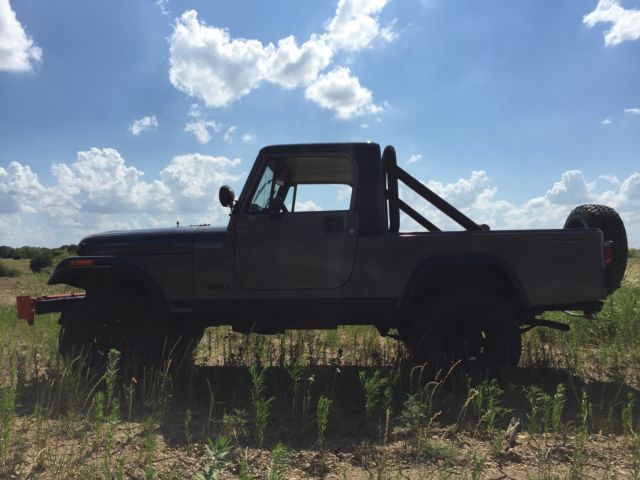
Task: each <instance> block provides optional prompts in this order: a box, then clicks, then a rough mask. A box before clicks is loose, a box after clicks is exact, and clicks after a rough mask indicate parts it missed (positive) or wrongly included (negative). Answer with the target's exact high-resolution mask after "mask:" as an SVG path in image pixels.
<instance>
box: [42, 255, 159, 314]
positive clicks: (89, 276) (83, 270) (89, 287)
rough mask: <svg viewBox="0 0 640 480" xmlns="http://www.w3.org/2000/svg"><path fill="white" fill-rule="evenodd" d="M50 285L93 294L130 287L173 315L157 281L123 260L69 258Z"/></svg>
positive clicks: (54, 273)
mask: <svg viewBox="0 0 640 480" xmlns="http://www.w3.org/2000/svg"><path fill="white" fill-rule="evenodd" d="M47 283H48V284H49V285H56V284H66V285H71V286H73V287H77V288H82V289H85V290H86V291H87V292H89V293H91V292H99V291H100V290H101V289H106V288H108V287H109V286H110V285H113V284H117V283H124V284H127V285H129V284H130V285H131V286H132V287H138V288H140V289H141V290H143V291H144V292H145V293H147V294H148V295H149V298H150V299H151V300H152V302H153V304H154V306H155V307H156V308H157V309H158V310H159V311H160V312H164V313H168V312H169V304H168V302H167V299H166V297H165V295H164V293H163V292H162V290H161V289H160V287H159V286H158V284H157V283H156V281H155V280H154V279H153V278H152V277H151V276H150V275H149V274H147V273H146V272H145V271H144V270H142V269H140V268H139V267H136V266H134V265H130V264H128V263H126V259H124V258H121V257H111V256H95V257H68V258H65V259H64V260H62V261H61V262H60V263H59V264H58V265H57V266H56V268H55V270H54V271H53V273H52V274H51V277H50V278H49V281H48V282H47Z"/></svg>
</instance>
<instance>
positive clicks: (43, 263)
mask: <svg viewBox="0 0 640 480" xmlns="http://www.w3.org/2000/svg"><path fill="white" fill-rule="evenodd" d="M77 253H78V246H77V245H62V246H61V247H58V248H45V247H29V246H26V247H19V248H13V247H8V246H6V245H1V246H0V258H12V259H14V260H20V259H29V260H30V262H29V268H30V269H31V271H33V272H39V271H41V270H42V269H44V268H47V267H50V266H52V265H53V261H54V259H55V258H56V257H59V256H69V255H76V254H77Z"/></svg>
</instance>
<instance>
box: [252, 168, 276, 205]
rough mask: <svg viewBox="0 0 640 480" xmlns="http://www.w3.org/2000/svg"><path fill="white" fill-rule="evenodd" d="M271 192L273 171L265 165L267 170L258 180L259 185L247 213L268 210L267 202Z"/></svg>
mask: <svg viewBox="0 0 640 480" xmlns="http://www.w3.org/2000/svg"><path fill="white" fill-rule="evenodd" d="M272 191H273V170H271V167H269V166H268V165H267V168H266V169H265V171H264V175H262V178H261V179H260V183H259V184H258V189H257V190H256V194H255V195H254V196H253V200H251V206H250V207H249V211H251V212H263V211H265V210H267V209H268V207H269V201H270V199H271V194H272Z"/></svg>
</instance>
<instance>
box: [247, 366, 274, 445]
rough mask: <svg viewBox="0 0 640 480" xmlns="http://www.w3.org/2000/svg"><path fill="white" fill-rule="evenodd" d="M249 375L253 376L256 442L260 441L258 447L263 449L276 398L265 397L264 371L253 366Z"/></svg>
mask: <svg viewBox="0 0 640 480" xmlns="http://www.w3.org/2000/svg"><path fill="white" fill-rule="evenodd" d="M249 374H250V375H251V382H252V384H253V387H252V389H251V401H252V403H253V408H254V412H255V427H256V440H257V441H258V446H259V447H260V448H262V445H263V444H264V433H265V430H266V428H267V424H268V423H269V410H270V406H271V402H273V400H274V397H270V398H266V397H265V395H264V390H265V385H264V384H265V370H264V369H259V368H258V367H256V366H251V367H249Z"/></svg>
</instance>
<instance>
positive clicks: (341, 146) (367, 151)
mask: <svg viewBox="0 0 640 480" xmlns="http://www.w3.org/2000/svg"><path fill="white" fill-rule="evenodd" d="M379 152H380V145H378V144H377V143H374V142H345V143H293V144H283V145H268V146H266V147H263V148H262V149H261V150H260V153H262V154H272V155H281V154H289V153H294V154H308V153H348V154H350V155H352V156H354V157H356V158H358V157H371V155H372V154H374V155H375V154H376V153H377V156H378V157H379V156H380V153H379Z"/></svg>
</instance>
